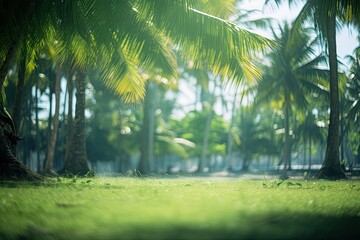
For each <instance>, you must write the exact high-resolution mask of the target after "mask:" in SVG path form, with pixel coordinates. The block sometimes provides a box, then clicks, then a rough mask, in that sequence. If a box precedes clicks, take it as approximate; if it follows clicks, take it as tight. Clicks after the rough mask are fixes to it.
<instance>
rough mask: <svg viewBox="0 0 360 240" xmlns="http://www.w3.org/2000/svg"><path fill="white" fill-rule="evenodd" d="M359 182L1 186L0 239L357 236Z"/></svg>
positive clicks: (97, 181)
mask: <svg viewBox="0 0 360 240" xmlns="http://www.w3.org/2000/svg"><path fill="white" fill-rule="evenodd" d="M359 196H360V182H355V181H339V182H327V181H284V182H281V183H280V180H267V181H266V180H264V181H255V180H226V181H219V180H214V179H211V178H208V179H206V178H201V179H187V178H179V179H156V178H154V179H149V178H93V179H75V180H74V179H58V180H57V181H56V180H54V181H51V182H45V183H40V184H30V183H3V184H1V185H0V239H18V238H21V237H23V238H25V239H229V238H230V239H239V238H245V239H248V238H257V239H263V238H299V239H303V238H319V237H321V238H325V237H331V238H334V237H335V238H341V239H342V238H346V237H359V235H360V234H359V231H358V230H357V228H358V226H360V199H359Z"/></svg>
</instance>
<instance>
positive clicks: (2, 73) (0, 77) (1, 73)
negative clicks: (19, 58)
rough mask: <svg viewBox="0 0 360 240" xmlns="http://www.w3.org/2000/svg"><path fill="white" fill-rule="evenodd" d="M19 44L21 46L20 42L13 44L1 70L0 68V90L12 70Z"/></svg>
mask: <svg viewBox="0 0 360 240" xmlns="http://www.w3.org/2000/svg"><path fill="white" fill-rule="evenodd" d="M18 44H19V41H18V40H16V41H14V42H13V44H12V45H11V46H10V48H9V49H8V52H7V53H6V56H5V59H4V61H3V63H2V65H1V68H0V90H1V89H2V88H3V85H4V82H5V77H6V75H7V73H8V71H9V69H10V66H11V64H13V62H14V59H15V56H16V51H17V49H18V47H19V46H18Z"/></svg>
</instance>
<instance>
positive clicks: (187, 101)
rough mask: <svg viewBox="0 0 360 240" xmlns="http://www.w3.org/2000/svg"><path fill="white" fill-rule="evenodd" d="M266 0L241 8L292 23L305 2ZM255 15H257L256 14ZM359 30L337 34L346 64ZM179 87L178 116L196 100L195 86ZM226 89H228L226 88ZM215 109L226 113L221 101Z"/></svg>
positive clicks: (246, 3) (246, 2)
mask: <svg viewBox="0 0 360 240" xmlns="http://www.w3.org/2000/svg"><path fill="white" fill-rule="evenodd" d="M264 3H265V0H243V1H242V2H241V4H240V9H245V10H254V9H257V10H259V11H261V12H259V14H258V16H257V18H264V17H265V18H274V19H277V20H278V21H279V23H281V22H283V21H288V22H289V23H291V22H292V21H293V20H294V19H295V18H296V16H297V15H298V13H299V12H300V10H301V8H302V6H303V4H301V2H300V1H299V2H298V4H297V5H295V4H293V5H291V9H290V8H289V5H288V4H287V3H284V4H281V5H280V6H277V5H276V4H274V3H273V4H269V5H267V6H265V7H264ZM254 17H255V16H254ZM254 31H255V32H258V33H259V34H261V35H263V36H266V37H269V38H271V37H272V33H271V31H264V30H254ZM356 37H357V32H356V31H355V30H354V29H352V30H351V29H350V30H349V29H348V28H347V27H344V28H343V29H342V30H341V31H340V32H339V33H338V35H337V52H338V55H339V58H340V60H341V61H342V62H343V63H344V64H346V63H347V62H346V60H344V59H343V58H344V56H346V55H352V53H353V51H354V49H355V48H356V47H357V46H358V45H359V43H358V42H357V40H356ZM343 68H344V67H343ZM179 89H180V91H181V92H182V94H181V95H180V96H179V98H178V102H179V104H180V105H182V106H184V107H183V109H182V111H180V112H178V111H176V112H175V115H176V116H178V117H183V116H184V115H185V113H184V112H183V111H185V112H186V111H188V110H191V109H192V108H193V105H192V104H193V103H194V101H195V96H194V93H193V92H194V89H193V87H190V86H189V84H188V83H185V82H184V81H180V82H179ZM225 91H226V90H225ZM225 95H226V96H227V98H228V101H231V98H232V95H233V93H228V92H227V93H226V94H225ZM246 102H247V99H244V100H243V103H246ZM215 110H216V112H217V113H218V114H224V113H223V107H222V106H221V103H220V102H217V103H216V105H215ZM230 111H231V110H228V111H227V113H225V114H224V115H225V116H224V117H225V118H226V119H228V118H229V117H230V116H229V114H230Z"/></svg>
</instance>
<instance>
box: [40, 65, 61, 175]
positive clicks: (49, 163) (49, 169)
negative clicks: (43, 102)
mask: <svg viewBox="0 0 360 240" xmlns="http://www.w3.org/2000/svg"><path fill="white" fill-rule="evenodd" d="M55 68H56V69H55V71H56V77H55V78H56V79H55V113H54V117H53V118H52V130H51V134H50V140H49V144H48V150H47V157H46V163H45V169H44V172H45V173H46V174H51V175H52V174H54V172H53V164H54V154H55V144H56V139H57V133H58V128H59V109H60V79H61V68H60V64H59V63H56V66H55Z"/></svg>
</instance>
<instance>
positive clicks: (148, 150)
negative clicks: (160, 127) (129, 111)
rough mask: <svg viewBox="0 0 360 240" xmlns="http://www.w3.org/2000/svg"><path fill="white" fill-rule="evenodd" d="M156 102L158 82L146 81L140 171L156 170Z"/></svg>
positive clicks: (145, 172)
mask: <svg viewBox="0 0 360 240" xmlns="http://www.w3.org/2000/svg"><path fill="white" fill-rule="evenodd" d="M155 103H156V83H155V82H152V81H148V82H147V83H146V97H145V100H144V117H143V126H142V139H141V156H140V163H139V171H140V173H143V174H148V173H150V172H152V171H153V170H154V131H155V115H154V111H155V107H156V106H155Z"/></svg>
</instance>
